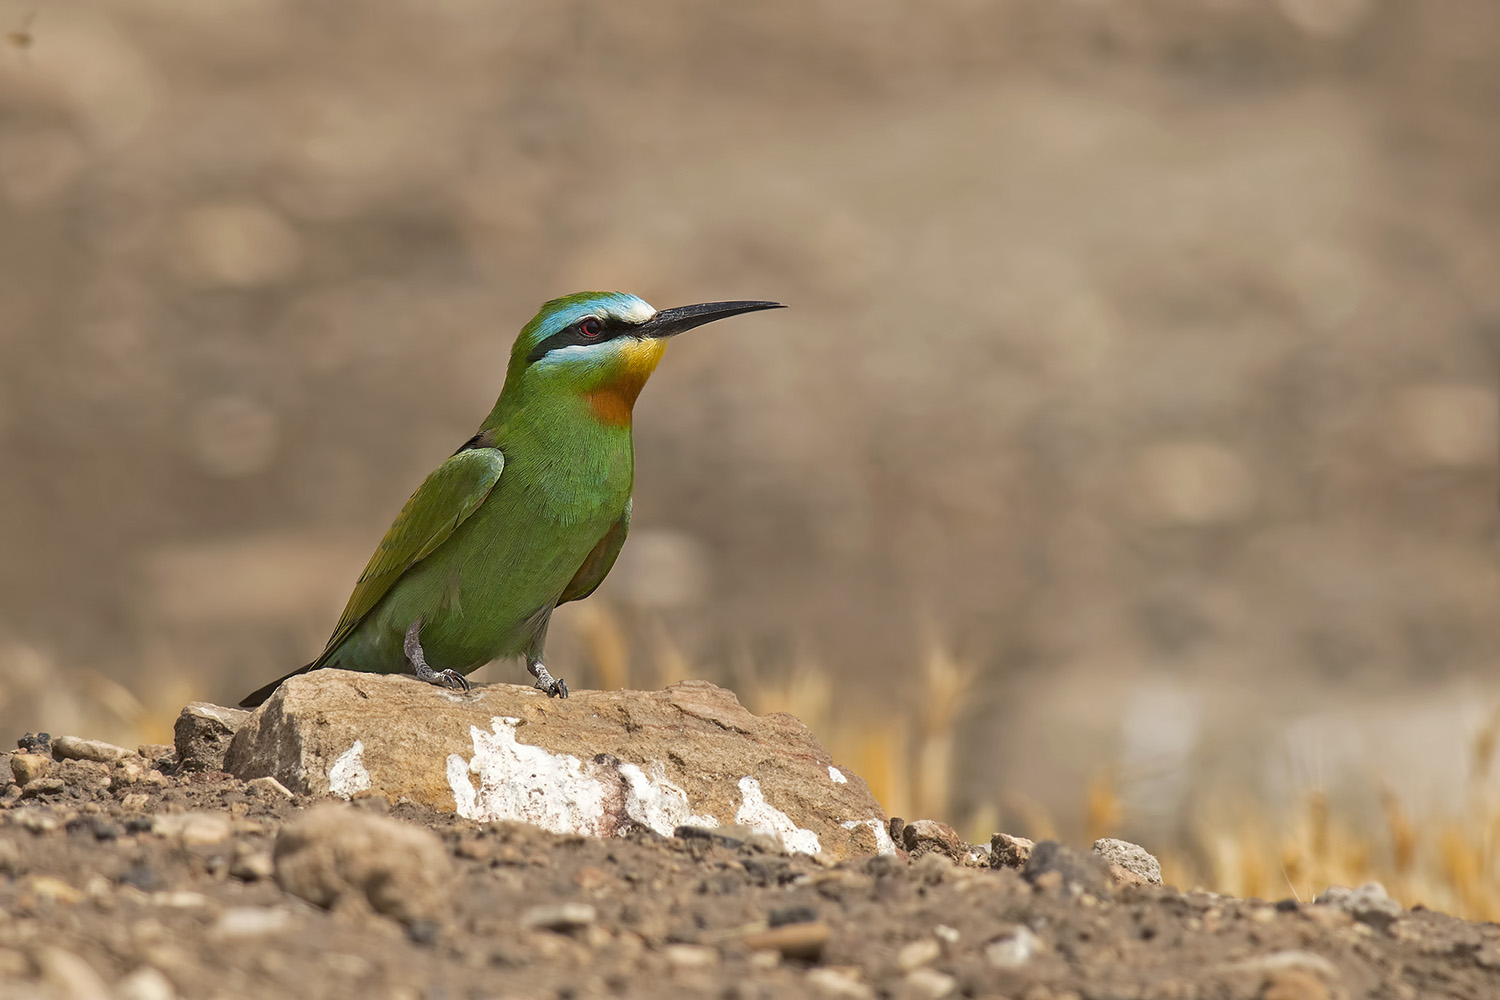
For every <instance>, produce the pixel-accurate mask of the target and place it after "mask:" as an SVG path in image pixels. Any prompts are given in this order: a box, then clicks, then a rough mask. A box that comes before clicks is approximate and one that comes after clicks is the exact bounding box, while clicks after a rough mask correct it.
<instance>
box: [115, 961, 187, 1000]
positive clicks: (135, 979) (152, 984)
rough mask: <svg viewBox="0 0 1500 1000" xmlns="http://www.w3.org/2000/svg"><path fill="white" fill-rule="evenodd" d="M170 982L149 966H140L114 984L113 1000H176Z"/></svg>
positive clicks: (175, 991) (174, 990)
mask: <svg viewBox="0 0 1500 1000" xmlns="http://www.w3.org/2000/svg"><path fill="white" fill-rule="evenodd" d="M176 998H177V989H176V988H175V987H174V986H173V985H172V981H171V980H170V979H168V978H167V977H166V976H164V975H162V974H161V973H160V972H158V971H157V970H155V969H153V968H151V967H150V966H149V965H147V966H142V967H141V968H139V969H136V970H135V971H134V972H132V973H130V974H129V975H128V976H126V977H125V978H124V979H121V980H120V981H119V982H118V983H116V984H115V1000H176Z"/></svg>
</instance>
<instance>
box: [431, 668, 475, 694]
mask: <svg viewBox="0 0 1500 1000" xmlns="http://www.w3.org/2000/svg"><path fill="white" fill-rule="evenodd" d="M432 683H434V684H442V685H443V686H444V687H447V688H453V689H454V690H462V691H463V693H464V694H468V693H469V691H470V690H472V689H471V688H470V686H469V679H468V678H467V677H465V676H464V675H463V674H461V673H459V672H458V671H457V670H439V671H438V672H437V678H436V679H435V680H434V681H433V682H432Z"/></svg>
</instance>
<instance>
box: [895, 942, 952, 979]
mask: <svg viewBox="0 0 1500 1000" xmlns="http://www.w3.org/2000/svg"><path fill="white" fill-rule="evenodd" d="M942 954H943V947H942V945H940V944H938V943H937V942H936V941H934V940H933V939H932V938H922V939H921V940H920V941H911V942H909V943H907V944H905V945H902V947H901V950H900V951H898V952H896V968H898V969H900V970H901V971H902V972H910V971H911V970H913V969H919V968H921V967H922V966H924V965H930V964H931V963H933V962H936V961H937V960H938V959H939V958H941V957H942Z"/></svg>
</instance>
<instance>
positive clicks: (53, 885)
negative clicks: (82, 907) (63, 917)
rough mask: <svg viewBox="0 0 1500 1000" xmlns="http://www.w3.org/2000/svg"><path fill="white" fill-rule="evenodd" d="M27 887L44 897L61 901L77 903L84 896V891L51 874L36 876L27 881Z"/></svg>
mask: <svg viewBox="0 0 1500 1000" xmlns="http://www.w3.org/2000/svg"><path fill="white" fill-rule="evenodd" d="M27 887H28V888H29V889H30V890H31V891H32V892H34V893H36V894H37V895H38V896H41V897H42V898H43V899H54V900H56V901H57V902H59V903H76V902H78V901H79V900H80V899H82V898H83V893H82V892H79V891H78V890H77V889H75V888H73V887H72V886H71V885H69V884H68V883H66V882H64V881H63V880H62V879H60V878H53V877H52V876H50V875H38V876H36V877H35V878H33V879H32V880H31V881H30V882H28V883H27Z"/></svg>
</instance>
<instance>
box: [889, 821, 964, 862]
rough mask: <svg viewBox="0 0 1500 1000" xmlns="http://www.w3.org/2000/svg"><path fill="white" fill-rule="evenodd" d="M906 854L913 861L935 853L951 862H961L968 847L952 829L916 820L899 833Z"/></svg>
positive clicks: (935, 823)
mask: <svg viewBox="0 0 1500 1000" xmlns="http://www.w3.org/2000/svg"><path fill="white" fill-rule="evenodd" d="M901 839H902V841H903V842H904V846H905V847H906V853H907V854H908V855H910V856H911V858H912V859H913V860H915V859H917V858H920V857H922V856H923V855H924V854H931V853H933V852H937V853H938V854H941V855H943V856H944V857H945V858H948V859H949V860H951V861H955V862H957V861H963V860H965V859H966V858H967V857H968V853H969V851H968V845H967V844H965V843H964V842H963V840H962V839H961V838H960V837H959V835H958V834H957V833H956V832H955V831H954V829H953V827H951V826H949V825H948V824H947V823H939V822H938V821H937V820H933V819H916V820H912V821H911V822H910V823H907V824H906V826H905V828H904V829H903V830H902V831H901Z"/></svg>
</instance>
